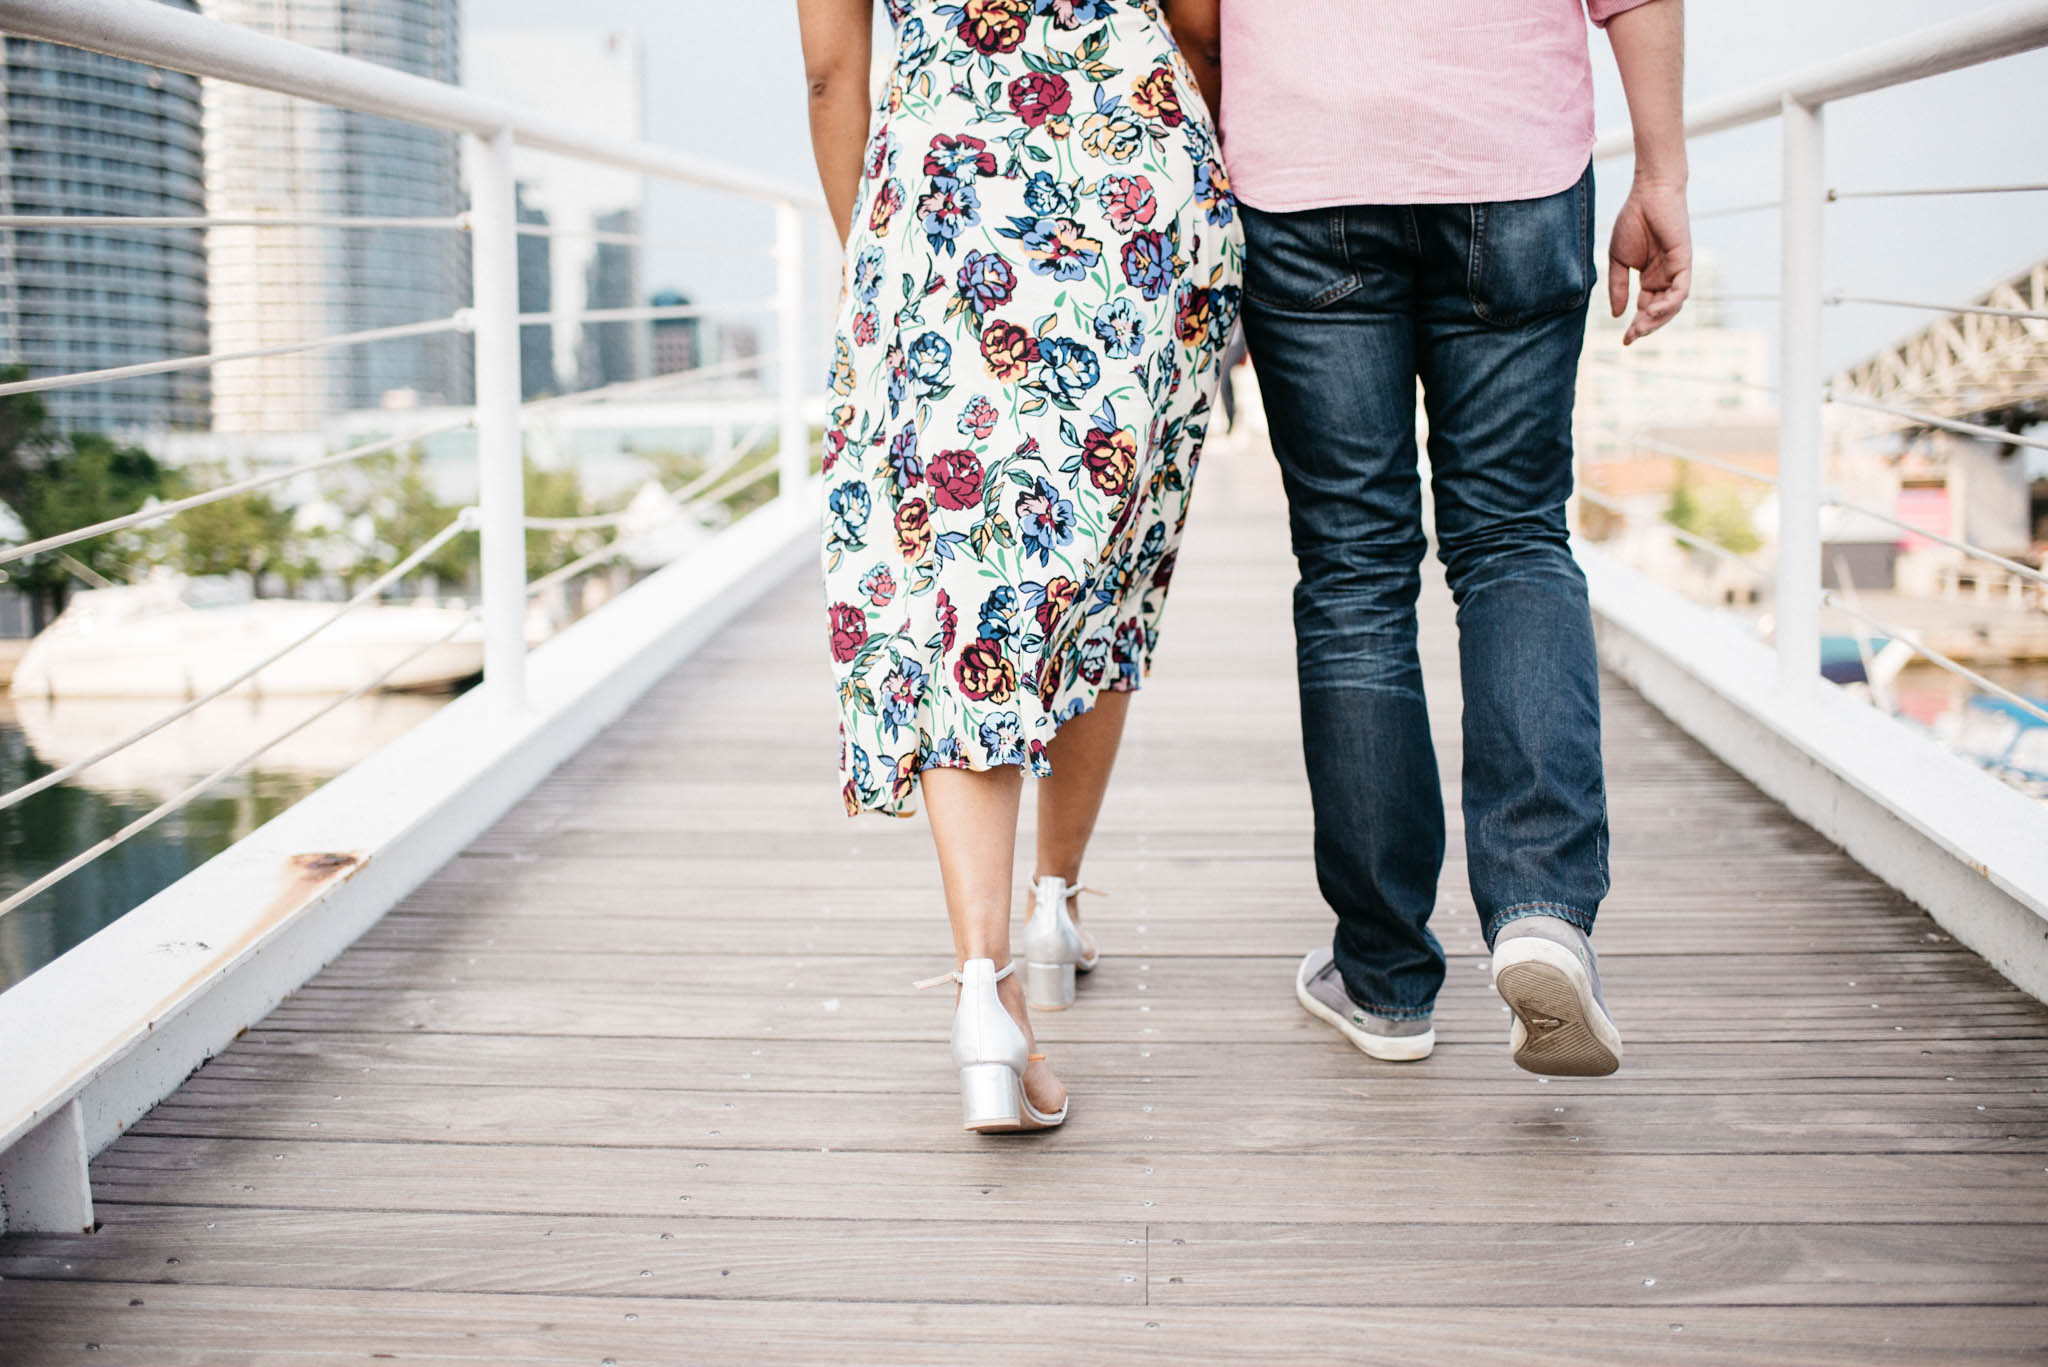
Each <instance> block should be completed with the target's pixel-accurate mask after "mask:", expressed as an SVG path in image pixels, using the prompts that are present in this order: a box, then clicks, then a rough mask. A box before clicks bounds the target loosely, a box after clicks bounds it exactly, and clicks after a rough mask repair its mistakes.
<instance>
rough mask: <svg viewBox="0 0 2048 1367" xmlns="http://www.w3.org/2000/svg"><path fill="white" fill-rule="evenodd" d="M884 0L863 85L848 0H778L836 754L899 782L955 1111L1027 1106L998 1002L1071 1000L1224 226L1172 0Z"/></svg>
mask: <svg viewBox="0 0 2048 1367" xmlns="http://www.w3.org/2000/svg"><path fill="white" fill-rule="evenodd" d="M886 3H887V5H888V8H889V13H890V18H891V21H892V23H893V27H894V30H895V43H896V56H895V60H894V63H893V65H892V67H891V69H890V72H889V76H888V84H887V90H886V93H885V94H884V95H883V97H882V98H881V99H880V101H879V102H871V100H870V98H869V73H870V48H869V33H870V28H871V16H872V0H799V12H800V17H801V21H802V27H803V43H804V55H805V61H806V66H807V68H808V72H809V77H810V97H811V105H810V112H811V133H812V140H813V143H814V146H815V148H816V152H817V159H818V170H819V175H820V177H821V179H822V181H823V183H824V187H825V194H826V198H827V200H828V201H829V204H830V206H831V210H832V214H833V217H834V219H835V221H836V223H837V225H838V228H839V232H840V236H841V238H842V240H844V241H845V243H846V260H847V266H846V286H845V294H844V298H843V301H842V304H841V309H840V317H839V332H838V336H837V338H836V340H835V341H834V344H833V360H832V374H831V390H832V393H833V395H834V396H835V398H836V401H837V406H836V408H835V410H834V412H833V414H832V419H831V422H830V424H829V426H828V429H827V431H826V433H825V450H824V468H825V487H826V490H827V494H826V508H825V518H824V522H825V527H824V533H825V545H824V560H825V578H826V589H827V598H828V602H829V609H828V611H829V615H830V637H831V649H832V658H833V660H834V663H835V668H836V672H837V676H838V681H839V704H840V716H841V760H840V769H841V779H842V782H843V784H844V796H845V800H846V807H847V811H848V812H849V814H858V813H862V812H881V813H887V814H891V815H898V816H902V815H908V814H909V812H910V811H911V809H912V807H913V804H914V803H915V802H916V801H917V800H918V794H919V792H920V790H921V791H922V804H923V806H924V808H925V811H926V814H927V816H928V818H929V820H930V822H931V827H932V835H933V839H934V841H935V843H936V845H937V848H938V856H939V866H940V872H941V876H942V880H943V882H944V885H945V893H946V904H947V911H948V914H949V916H950V918H951V921H952V929H953V947H954V951H955V955H956V958H957V962H958V965H959V966H958V969H957V971H956V972H954V973H952V974H948V975H946V976H945V977H943V978H940V979H935V980H933V981H934V982H944V981H953V982H957V983H958V984H959V985H960V997H959V1003H958V1006H957V1008H956V1012H955V1019H954V1025H953V1052H954V1058H955V1061H956V1062H957V1063H958V1065H959V1068H960V1080H961V1096H962V1103H963V1107H964V1112H965V1118H966V1125H967V1128H968V1129H970V1130H978V1131H984V1132H1000V1131H1014V1130H1030V1129H1043V1128H1047V1127H1049V1126H1053V1125H1057V1124H1059V1123H1061V1121H1063V1120H1064V1119H1065V1118H1066V1114H1067V1101H1066V1091H1065V1089H1064V1088H1063V1087H1062V1086H1061V1085H1060V1082H1059V1079H1058V1078H1057V1076H1055V1074H1054V1073H1053V1071H1052V1069H1051V1068H1050V1067H1049V1066H1048V1065H1047V1063H1046V1061H1045V1059H1044V1057H1043V1055H1041V1054H1038V1053H1036V1052H1035V1051H1034V1048H1033V1043H1032V1035H1031V1024H1030V1018H1029V1013H1028V1011H1027V1008H1026V1000H1027V997H1028V999H1029V1003H1030V1005H1032V1006H1037V1007H1040V1008H1041V1009H1058V1008H1060V1007H1064V1006H1066V1005H1068V1004H1070V1003H1071V1002H1072V1000H1073V995H1074V979H1075V974H1076V972H1077V971H1086V970H1087V969H1089V968H1091V967H1093V966H1094V964H1095V961H1096V951H1095V946H1094V944H1093V942H1092V941H1091V940H1090V938H1089V937H1088V936H1087V935H1086V934H1085V933H1084V932H1082V931H1081V929H1080V927H1079V925H1078V921H1077V915H1078V909H1077V907H1076V904H1075V899H1076V898H1077V896H1078V895H1079V893H1080V892H1081V891H1082V889H1081V886H1080V873H1081V862H1082V856H1083V855H1084V854H1085V852H1086V850H1087V845H1088V839H1089V836H1090V835H1091V834H1092V832H1093V830H1094V827H1095V819H1096V815H1097V813H1098V811H1099V810H1100V808H1101V804H1102V797H1103V793H1104V791H1105V789H1106V788H1107V786H1108V783H1109V775H1110V770H1111V767H1112V765H1113V764H1114V762H1115V758H1116V750H1117V743H1118V740H1119V738H1120V737H1121V735H1122V732H1123V724H1124V716H1125V712H1126V709H1127V707H1128V704H1129V701H1130V694H1131V693H1132V692H1133V691H1135V690H1136V689H1137V688H1138V686H1139V683H1140V681H1141V679H1142V678H1143V676H1144V674H1145V671H1146V669H1147V668H1148V667H1149V665H1150V662H1151V656H1152V651H1153V648H1154V646H1155V645H1156V644H1157V640H1158V622H1159V615H1160V611H1161V609H1162V608H1163V606H1164V604H1165V599H1166V593H1167V586H1168V584H1169V582H1170V581H1171V579H1172V576H1173V565H1174V557H1175V553H1176V550H1177V547H1178V545H1179V541H1180V534H1181V530H1182V526H1183V524H1184V523H1185V521H1186V517H1187V506H1188V496H1189V493H1190V491H1191V489H1192V486H1193V480H1194V473H1195V465H1196V462H1197V460H1198V458H1199V455H1200V452H1201V446H1202V439H1203V437H1204V435H1205V434H1206V431H1207V427H1208V421H1209V408H1210V399H1211V395H1212V394H1213V392H1214V388H1215V383H1216V378H1217V372H1218V362H1219V359H1220V357H1221V354H1222V351H1223V348H1224V345H1225V343H1226V342H1227V340H1228V338H1229V336H1230V331H1231V327H1232V324H1233V323H1234V321H1235V319H1236V315H1237V305H1238V280H1239V276H1240V265H1241V260H1242V254H1243V248H1242V238H1241V235H1240V230H1239V227H1238V224H1237V212H1236V202H1235V200H1234V199H1233V198H1232V196H1231V193H1230V183H1229V180H1228V178H1227V177H1226V175H1225V174H1224V171H1223V167H1222V164H1221V162H1220V160H1219V158H1218V155H1217V147H1216V130H1215V125H1214V124H1213V122H1212V121H1211V119H1210V115H1209V112H1208V109H1209V104H1210V102H1209V101H1208V100H1207V99H1205V98H1204V92H1203V90H1201V89H1200V88H1198V86H1197V83H1196V80H1195V77H1194V73H1193V71H1191V69H1190V66H1189V64H1188V62H1187V61H1186V60H1184V59H1183V57H1182V54H1181V51H1180V49H1179V47H1178V45H1177V44H1176V42H1175V39H1174V35H1173V32H1172V30H1171V28H1170V26H1169V25H1170V22H1171V18H1172V16H1171V13H1170V6H1169V4H1168V3H1166V0H886ZM1201 65H1202V70H1203V74H1204V76H1208V77H1213V67H1210V66H1208V65H1207V64H1206V62H1203V63H1201ZM1209 93H1210V94H1213V93H1214V86H1213V84H1212V85H1210V86H1209ZM1027 769H1028V770H1029V771H1030V772H1031V773H1032V774H1033V775H1034V776H1035V777H1037V778H1038V779H1039V780H1040V782H1039V787H1038V851H1037V859H1038V867H1037V874H1036V877H1035V878H1034V880H1033V909H1032V914H1031V919H1030V920H1029V922H1028V923H1027V925H1026V927H1025V933H1024V950H1025V954H1024V958H1025V970H1024V972H1023V973H1022V974H1013V971H1012V970H1013V965H1012V964H1011V961H1010V880H1011V869H1012V862H1013V859H1014V857H1015V848H1016V835H1017V815H1018V808H1019V802H1020V800H1021V790H1022V779H1023V774H1024V771H1025V770H1027ZM1020 977H1021V978H1023V979H1024V981H1022V982H1020V981H1019V978H1020Z"/></svg>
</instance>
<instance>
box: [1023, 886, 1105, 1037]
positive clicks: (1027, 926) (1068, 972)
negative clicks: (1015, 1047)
mask: <svg viewBox="0 0 2048 1367" xmlns="http://www.w3.org/2000/svg"><path fill="white" fill-rule="evenodd" d="M1084 892H1095V895H1096V896H1098V897H1100V896H1103V895H1104V894H1102V893H1099V892H1096V890H1095V889H1094V888H1084V887H1082V886H1081V885H1080V884H1079V883H1069V882H1067V880H1066V879H1064V878H1054V877H1051V876H1047V877H1045V878H1041V879H1039V880H1038V881H1037V882H1036V883H1033V884H1032V885H1031V919H1030V920H1028V921H1026V922H1025V923H1024V1000H1025V1001H1026V1002H1027V1003H1028V1004H1029V1005H1030V1007H1031V1009H1032V1010H1034V1011H1064V1010H1066V1009H1067V1008H1068V1007H1070V1006H1072V1005H1073V1004H1074V985H1075V984H1074V978H1075V975H1076V974H1079V973H1086V972H1089V971H1090V970H1092V969H1093V968H1094V967H1095V965H1096V964H1098V963H1100V962H1101V961H1102V953H1101V951H1100V950H1095V951H1090V950H1089V948H1088V946H1087V944H1086V942H1084V941H1083V940H1082V938H1081V930H1080V927H1078V926H1076V925H1075V924H1074V916H1073V912H1072V911H1070V910H1069V909H1068V905H1067V904H1068V903H1069V902H1071V901H1073V900H1074V898H1076V897H1078V896H1080V895H1081V894H1082V893H1084Z"/></svg>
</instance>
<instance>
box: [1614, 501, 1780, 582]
mask: <svg viewBox="0 0 2048 1367" xmlns="http://www.w3.org/2000/svg"><path fill="white" fill-rule="evenodd" d="M1575 492H1576V493H1577V494H1578V496H1579V497H1580V498H1583V499H1584V500H1586V502H1588V503H1590V504H1592V505H1593V506H1594V507H1596V508H1605V509H1606V510H1607V511H1608V512H1610V513H1614V514H1616V515H1618V516H1620V517H1624V518H1625V517H1627V516H1628V515H1629V509H1628V505H1627V504H1625V503H1623V502H1622V501H1621V500H1620V499H1618V498H1609V497H1608V496H1607V495H1606V494H1603V493H1599V492H1597V491H1595V490H1592V489H1588V488H1586V487H1585V486H1584V485H1580V486H1579V487H1578V489H1577V490H1576V491H1575ZM1657 525H1658V526H1659V527H1661V528H1663V529H1664V530H1665V531H1667V532H1669V533H1671V535H1672V536H1673V537H1674V538H1676V539H1677V540H1679V541H1682V542H1684V543H1685V544H1686V545H1688V546H1691V547H1693V548H1694V549H1696V550H1702V551H1706V552H1708V553H1709V554H1711V555H1718V556H1720V557H1721V558H1722V559H1723V560H1726V561H1729V562H1730V563H1732V564H1735V565H1737V566H1740V567H1741V568H1743V569H1745V570H1748V571H1749V572H1750V573H1751V574H1753V575H1755V576H1756V577H1757V578H1759V579H1769V578H1771V571H1770V570H1768V569H1766V568H1765V567H1764V566H1762V565H1759V564H1757V563H1756V561H1754V560H1751V559H1750V558H1749V557H1748V556H1746V555H1743V554H1742V553H1741V552H1739V551H1731V550H1729V549H1728V548H1727V547H1726V546H1723V545H1721V544H1720V543H1719V542H1716V541H1709V540H1708V539H1707V538H1705V537H1703V536H1701V535H1699V534H1698V533H1697V532H1691V531H1688V530H1686V529H1685V528H1684V527H1681V526H1679V525H1678V524H1677V523H1675V522H1673V521H1671V520H1670V519H1669V518H1660V519H1659V520H1658V523H1657Z"/></svg>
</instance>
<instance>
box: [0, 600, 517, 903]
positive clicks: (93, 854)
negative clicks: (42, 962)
mask: <svg viewBox="0 0 2048 1367" xmlns="http://www.w3.org/2000/svg"><path fill="white" fill-rule="evenodd" d="M480 615H481V610H478V611H473V612H469V613H466V614H464V616H463V618H462V620H461V621H459V622H457V623H456V624H455V625H454V626H453V627H450V628H449V629H448V630H447V631H445V632H443V633H442V634H441V635H440V636H437V637H435V638H434V639H433V640H431V641H428V642H427V643H426V644H425V645H423V646H421V647H419V648H418V649H417V650H414V651H412V652H411V653H410V654H408V655H406V656H405V657H404V658H403V659H401V660H399V661H398V662H397V663H396V664H393V665H391V666H390V667H388V668H387V669H385V670H384V671H383V672H382V673H381V674H379V675H377V676H376V677H375V678H373V679H369V680H367V681H365V682H363V683H360V684H357V685H356V686H355V687H354V688H351V689H350V690H349V691H348V692H346V693H343V694H341V695H339V696H338V697H336V698H334V699H333V700H332V701H330V702H328V703H326V704H325V705H323V706H321V707H320V708H318V709H316V710H315V711H313V712H310V713H308V714H307V715H306V716H304V717H302V718H300V719H299V720H298V721H296V722H294V723H293V724H292V725H290V726H288V727H286V728H285V729H284V730H282V731H280V732H278V733H277V734H276V735H274V736H272V737H270V739H268V740H266V741H264V742H263V743H262V744H261V745H259V746H257V747H256V748H254V749H253V750H247V751H244V752H243V753H242V754H241V755H239V756H237V757H236V758H235V759H232V760H230V761H228V762H227V763H226V764H223V765H221V766H220V767H219V768H218V769H215V770H214V771H213V772H212V773H210V774H208V775H207V776H206V777H204V778H202V779H200V780H199V781H198V782H196V783H193V784H191V785H190V786H188V787H186V788H185V789H184V790H182V791H181V792H179V793H177V794H176V795H175V796H173V797H170V798H167V799H166V800H165V801H163V802H161V803H158V804H157V805H156V806H155V807H152V808H150V809H149V810H148V811H147V812H144V813H143V814H142V815H141V816H139V817H137V818H135V820H133V821H131V822H129V823H128V824H127V825H125V826H123V827H122V828H121V829H120V830H118V831H115V832H114V833H113V834H112V835H110V836H108V837H107V838H106V839H104V840H102V841H100V842H99V843H98V844H96V845H93V846H92V847H91V848H89V849H86V850H83V851H81V852H79V853H78V854H76V855H73V856H72V857H71V858H70V859H67V860H65V861H64V862H63V863H62V864H59V865H58V866H57V867H56V868H54V869H52V870H50V871H49V872H48V873H46V874H44V875H43V876H42V877H41V878H38V879H36V880H35V881H34V882H33V883H30V884H29V885H28V886H27V887H25V888H23V889H21V891H19V892H17V893H15V894H14V895H13V896H11V897H9V898H7V899H6V900H5V901H0V916H5V915H7V914H8V913H9V912H11V911H14V910H15V909H16V908H18V907H20V906H21V904H22V903H24V902H26V901H28V900H29V899H30V898H32V897H34V896H35V895H36V894H37V893H40V892H42V891H43V890H45V889H46V888H50V887H53V886H55V885H56V884H58V883H61V882H63V881H64V880H65V879H66V878H69V877H70V876H71V875H72V874H74V873H76V872H78V871H79V870H80V869H82V868H84V867H85V866H86V865H87V864H90V863H92V862H93V861H94V860H96V859H98V858H99V857H100V856H101V855H103V854H105V853H107V851H109V850H112V849H114V848H116V847H117V846H120V845H123V844H125V843H127V842H128V841H129V840H131V839H133V838H134V837H135V836H138V835H140V834H141V833H142V832H144V831H146V830H148V829H149V828H150V827H151V826H154V825H155V824H156V823H157V822H159V821H161V820H163V819H164V818H165V817H167V816H169V815H170V814H171V813H173V812H175V811H178V810H180V809H181V808H183V807H185V806H187V805H188V804H190V803H191V802H192V801H193V799H195V798H197V797H199V796H201V795H202V794H204V793H205V792H206V791H207V790H208V789H210V788H212V787H213V786H214V785H215V784H217V783H219V782H221V781H222V780H223V779H227V778H232V777H233V776H234V775H235V774H237V773H239V772H241V771H242V770H243V769H246V768H247V767H248V766H249V765H251V764H253V763H255V762H256V761H257V760H259V759H261V758H262V757H263V756H264V754H265V753H267V752H268V751H270V750H272V749H274V748H275V747H277V746H278V745H281V744H283V743H284V742H285V741H287V740H290V739H291V738H292V737H293V736H295V735H297V734H298V733H299V732H301V731H303V730H305V729H306V728H307V727H308V726H311V725H312V724H313V723H314V722H316V721H318V720H320V718H322V717H324V716H326V715H327V714H328V713H330V712H332V711H334V710H335V709H336V708H338V707H340V706H341V705H342V704H343V703H348V702H353V701H355V700H356V699H357V698H360V697H362V696H363V694H365V693H368V692H369V691H370V690H371V689H373V688H376V687H377V686H378V685H380V684H382V683H383V682H384V681H385V680H386V679H388V678H390V677H391V676H392V675H394V674H396V673H397V672H398V671H399V670H401V669H403V668H405V667H406V666H407V665H409V664H411V663H412V662H413V661H414V660H417V659H419V658H420V657H421V656H422V655H425V654H426V653H427V652H428V651H430V650H433V649H435V648H437V647H439V646H442V645H446V644H447V643H448V642H449V641H450V640H453V639H454V637H455V636H456V634H457V633H458V632H460V631H461V630H462V629H463V628H464V627H466V626H468V625H470V624H471V623H472V622H474V621H476V620H477V618H478V617H479V616H480Z"/></svg>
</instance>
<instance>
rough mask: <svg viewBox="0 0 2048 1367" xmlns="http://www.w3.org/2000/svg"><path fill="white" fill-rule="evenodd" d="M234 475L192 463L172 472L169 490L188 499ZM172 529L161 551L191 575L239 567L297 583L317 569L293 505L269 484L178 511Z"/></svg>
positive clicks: (245, 571)
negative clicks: (283, 502)
mask: <svg viewBox="0 0 2048 1367" xmlns="http://www.w3.org/2000/svg"><path fill="white" fill-rule="evenodd" d="M231 478H232V475H230V473H229V472H228V470H227V468H226V467H225V466H222V465H217V464H205V465H194V466H189V467H187V468H184V469H180V470H174V471H172V472H170V474H169V475H168V476H167V477H166V480H165V485H166V488H165V495H166V496H167V497H169V498H187V497H190V496H191V495H193V494H196V493H200V492H202V491H204V490H207V489H216V488H219V487H220V486H221V485H223V484H226V483H227V482H228V481H229V480H230V479H231ZM167 533H168V535H167V538H166V541H167V544H166V545H165V546H164V547H163V548H162V549H161V550H160V552H159V554H160V555H161V556H162V558H163V559H165V560H166V561H168V562H170V563H172V564H175V565H176V566H177V567H178V568H179V569H180V570H183V571H184V572H185V573H186V574H234V573H236V572H240V573H243V574H247V575H248V576H250V577H251V578H252V579H253V578H258V577H260V576H262V575H266V574H275V575H279V576H281V577H282V578H283V579H284V580H285V582H286V583H287V584H289V585H294V586H296V585H297V584H298V583H300V582H301V581H303V580H304V579H306V578H307V577H309V575H310V574H311V573H312V565H311V563H310V557H309V556H308V554H307V548H306V546H305V544H304V540H305V539H304V538H303V537H302V536H301V535H300V534H299V532H298V530H297V528H296V526H295V522H294V518H293V514H292V510H291V509H290V508H287V507H283V506H281V505H280V504H279V503H278V502H277V500H276V499H275V498H273V497H272V496H271V493H270V491H269V490H267V489H256V490H253V491H251V492H249V493H246V494H239V495H237V496H235V497H234V498H224V499H221V500H219V501H218V502H215V503H204V504H201V505H200V506H199V507H197V508H192V509H189V510H188V511H186V512H182V513H179V514H178V515H177V516H176V517H174V518H172V519H171V520H170V522H169V523H168V524H167Z"/></svg>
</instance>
